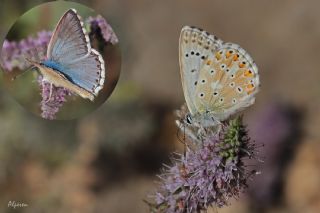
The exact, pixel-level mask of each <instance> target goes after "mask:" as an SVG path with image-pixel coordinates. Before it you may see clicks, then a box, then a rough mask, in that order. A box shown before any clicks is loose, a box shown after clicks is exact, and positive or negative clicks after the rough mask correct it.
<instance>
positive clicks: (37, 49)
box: [0, 16, 118, 119]
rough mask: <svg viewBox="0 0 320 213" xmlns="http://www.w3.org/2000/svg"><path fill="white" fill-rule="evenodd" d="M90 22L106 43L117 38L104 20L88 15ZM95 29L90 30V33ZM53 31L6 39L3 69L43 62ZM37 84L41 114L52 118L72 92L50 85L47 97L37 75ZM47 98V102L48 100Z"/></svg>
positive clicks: (41, 81)
mask: <svg viewBox="0 0 320 213" xmlns="http://www.w3.org/2000/svg"><path fill="white" fill-rule="evenodd" d="M86 23H88V24H89V25H90V29H91V30H97V29H99V32H100V33H101V34H102V35H103V38H104V39H105V42H110V43H112V44H115V43H117V42H118V38H117V37H116V35H115V33H114V32H113V30H112V28H111V27H110V26H109V25H108V23H107V22H106V20H105V19H104V18H103V17H101V16H97V17H96V18H92V17H89V18H88V19H87V21H86ZM92 33H95V32H89V34H92ZM51 36H52V32H50V31H40V32H38V33H37V35H36V36H34V37H32V36H29V37H28V38H25V39H22V40H20V41H18V42H17V41H8V40H5V41H4V44H3V47H2V52H1V59H0V62H1V65H2V67H3V68H4V71H5V72H11V71H12V70H13V69H14V68H18V69H20V70H26V69H27V68H29V67H30V64H29V63H28V62H27V61H26V58H29V59H31V60H33V61H38V62H40V61H43V60H45V59H46V52H47V47H48V44H49V42H50V39H51ZM38 83H39V87H40V89H41V93H40V94H41V96H42V101H41V103H40V108H41V111H42V113H41V116H42V117H43V118H46V119H55V117H56V113H57V112H58V111H59V109H60V108H61V107H62V106H63V104H64V103H65V102H66V101H67V100H66V97H67V96H69V95H71V92H70V91H68V90H67V89H65V88H61V87H55V86H54V85H53V86H52V88H53V90H52V95H51V97H50V99H49V93H50V83H49V82H43V78H42V77H41V76H39V78H38ZM48 100H49V101H48Z"/></svg>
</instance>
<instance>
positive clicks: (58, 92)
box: [38, 77, 72, 120]
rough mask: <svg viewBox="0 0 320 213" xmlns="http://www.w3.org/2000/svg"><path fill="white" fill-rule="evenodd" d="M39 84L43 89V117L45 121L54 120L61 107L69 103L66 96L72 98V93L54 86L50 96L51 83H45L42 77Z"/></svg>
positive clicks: (41, 104)
mask: <svg viewBox="0 0 320 213" xmlns="http://www.w3.org/2000/svg"><path fill="white" fill-rule="evenodd" d="M38 82H39V85H40V87H41V96H42V100H41V103H40V106H41V111H42V113H41V116H42V117H43V118H45V119H49V120H53V119H55V115H56V113H57V112H58V111H59V109H60V107H62V105H63V104H64V103H65V102H66V101H67V100H66V96H68V95H69V96H70V95H71V94H72V93H71V92H70V91H69V90H67V89H65V88H63V87H56V86H54V85H52V92H51V96H50V87H51V85H50V83H48V82H45V81H43V80H42V78H41V77H39V79H38Z"/></svg>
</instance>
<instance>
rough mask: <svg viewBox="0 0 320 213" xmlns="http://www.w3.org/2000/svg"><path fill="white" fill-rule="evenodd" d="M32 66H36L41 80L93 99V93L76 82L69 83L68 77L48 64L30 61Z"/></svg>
mask: <svg viewBox="0 0 320 213" xmlns="http://www.w3.org/2000/svg"><path fill="white" fill-rule="evenodd" d="M29 62H30V63H31V64H33V66H35V67H37V68H38V70H39V71H40V73H41V75H42V81H46V82H50V83H52V84H53V85H54V86H56V87H63V88H66V89H68V90H69V91H71V92H73V93H75V94H78V95H79V96H81V97H82V98H86V99H89V100H91V101H93V100H94V95H93V94H92V93H90V92H88V91H87V90H85V89H83V88H82V87H80V86H78V85H77V84H74V83H71V80H70V78H68V77H67V76H65V75H64V74H62V73H61V72H60V71H59V70H56V69H53V68H51V67H49V66H46V65H44V64H43V63H37V62H34V61H30V60H29Z"/></svg>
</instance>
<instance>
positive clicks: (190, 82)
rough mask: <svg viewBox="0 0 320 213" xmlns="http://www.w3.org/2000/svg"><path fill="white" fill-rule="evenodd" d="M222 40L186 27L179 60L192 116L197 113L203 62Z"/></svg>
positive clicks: (183, 85) (199, 30) (184, 90)
mask: <svg viewBox="0 0 320 213" xmlns="http://www.w3.org/2000/svg"><path fill="white" fill-rule="evenodd" d="M220 44H221V40H219V39H217V38H216V37H215V36H213V35H210V34H208V33H206V32H205V31H203V30H201V29H198V28H194V27H188V26H185V27H184V28H182V31H181V34H180V41H179V60H180V75H181V80H182V87H183V92H184V96H185V99H186V103H187V106H188V108H189V111H190V113H191V114H192V115H194V114H196V113H197V109H196V106H195V96H196V93H195V92H196V87H197V85H198V84H199V82H198V78H199V75H200V68H201V67H202V66H203V61H204V60H205V59H206V58H207V57H208V55H210V53H212V52H214V51H215V50H216V49H217V48H219V46H220Z"/></svg>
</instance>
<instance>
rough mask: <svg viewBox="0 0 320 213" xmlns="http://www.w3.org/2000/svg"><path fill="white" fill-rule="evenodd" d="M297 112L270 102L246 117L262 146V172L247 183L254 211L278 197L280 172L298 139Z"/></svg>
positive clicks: (298, 123)
mask: <svg viewBox="0 0 320 213" xmlns="http://www.w3.org/2000/svg"><path fill="white" fill-rule="evenodd" d="M300 117H301V115H300V112H299V111H297V110H296V109H294V108H293V107H292V106H290V105H285V104H281V103H277V102H273V103H272V102H271V104H269V105H268V106H265V107H264V108H262V109H261V110H260V111H258V113H257V115H256V116H255V117H253V118H252V119H250V120H249V121H248V126H249V128H250V132H251V136H252V138H253V139H254V140H255V141H256V144H257V146H264V149H263V150H261V152H260V155H262V156H264V157H265V160H264V164H263V167H261V168H259V170H261V172H262V173H263V175H261V176H259V177H257V178H256V179H255V180H254V181H253V182H252V184H251V187H250V190H249V196H250V198H251V201H252V206H253V207H255V208H257V211H262V209H263V208H268V207H270V206H271V205H273V204H274V203H276V202H277V201H278V200H279V199H281V185H282V183H281V182H282V176H283V175H284V174H285V173H286V164H287V162H288V161H289V160H290V155H291V154H292V153H293V150H294V148H295V146H296V144H297V142H299V140H300V134H301V127H299V125H300Z"/></svg>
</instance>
